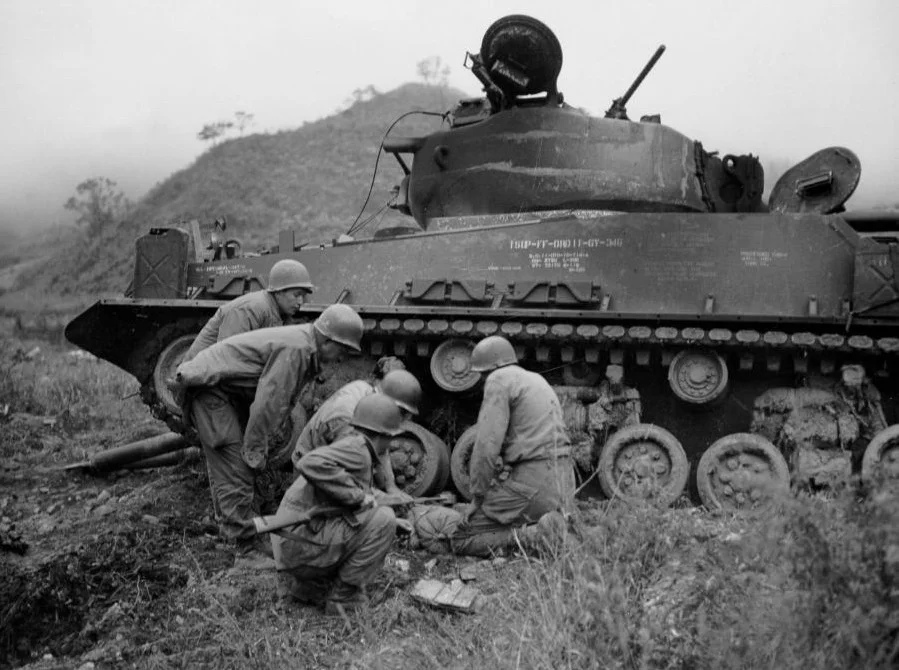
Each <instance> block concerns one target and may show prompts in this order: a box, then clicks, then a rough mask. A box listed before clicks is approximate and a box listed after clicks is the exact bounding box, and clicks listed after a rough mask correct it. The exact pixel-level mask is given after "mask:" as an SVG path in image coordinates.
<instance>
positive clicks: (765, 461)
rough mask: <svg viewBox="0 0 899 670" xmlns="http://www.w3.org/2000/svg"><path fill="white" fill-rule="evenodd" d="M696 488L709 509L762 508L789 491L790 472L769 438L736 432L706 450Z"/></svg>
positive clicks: (700, 460)
mask: <svg viewBox="0 0 899 670" xmlns="http://www.w3.org/2000/svg"><path fill="white" fill-rule="evenodd" d="M696 487H697V488H698V489H699V497H700V499H701V500H702V504H703V505H705V506H706V507H707V508H709V509H723V510H733V511H737V510H749V509H759V508H764V507H767V506H769V505H770V504H771V503H772V502H774V501H775V500H776V499H777V498H779V497H781V496H782V495H784V494H785V493H787V492H788V491H789V490H790V469H789V466H788V465H787V461H786V459H785V458H784V457H783V454H781V453H780V451H779V450H778V449H777V447H775V446H774V445H773V444H772V443H771V442H770V441H769V440H767V439H766V438H764V437H762V436H761V435H754V434H753V433H734V434H733V435H727V436H725V437H722V438H721V439H720V440H717V441H716V442H715V443H714V444H712V446H710V447H709V448H708V449H706V450H705V453H703V455H702V458H700V459H699V466H698V467H697V470H696Z"/></svg>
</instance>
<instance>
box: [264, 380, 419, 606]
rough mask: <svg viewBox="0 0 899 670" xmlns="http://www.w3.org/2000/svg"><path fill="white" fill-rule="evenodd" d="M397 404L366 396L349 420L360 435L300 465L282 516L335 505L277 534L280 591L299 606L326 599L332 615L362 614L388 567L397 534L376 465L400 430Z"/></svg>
mask: <svg viewBox="0 0 899 670" xmlns="http://www.w3.org/2000/svg"><path fill="white" fill-rule="evenodd" d="M402 422H403V418H402V415H401V414H400V410H399V408H398V407H397V405H396V403H395V402H394V401H393V400H391V399H390V398H388V397H387V396H386V395H384V394H381V393H375V394H372V395H368V396H365V397H364V398H362V399H361V400H360V401H359V403H358V404H357V405H356V409H355V411H354V412H353V418H352V421H351V422H350V423H351V425H352V426H353V427H354V428H355V432H353V433H352V434H350V435H347V436H344V437H341V438H339V439H337V440H336V441H335V442H333V443H331V444H329V445H327V446H324V447H320V448H318V449H315V450H313V451H311V452H309V453H308V454H306V455H305V456H303V457H302V458H301V459H300V460H299V462H298V463H297V464H296V468H297V471H298V472H299V477H297V479H296V481H295V482H294V483H293V485H292V486H291V487H290V488H289V489H288V491H287V493H286V494H285V495H284V499H283V500H282V501H281V506H280V507H279V508H278V514H282V513H285V512H289V511H295V512H299V513H307V512H310V511H312V510H315V509H316V508H325V507H327V508H331V510H330V511H329V512H328V513H327V515H325V516H320V517H316V518H313V519H312V521H310V522H309V523H308V524H307V525H303V526H298V527H295V528H294V529H293V530H290V531H285V532H282V533H281V534H279V535H273V536H272V550H273V551H274V555H275V565H276V566H277V568H278V570H279V571H280V573H281V577H280V578H281V580H282V587H283V589H284V590H286V591H287V593H289V594H290V595H291V596H293V597H294V598H295V599H296V600H299V601H300V602H304V603H308V604H319V603H321V602H325V611H326V612H327V613H332V614H333V613H340V612H341V611H343V610H352V609H357V608H358V607H360V606H362V605H363V604H365V602H366V596H365V593H364V590H363V588H364V586H365V584H367V583H368V582H369V581H371V579H372V578H373V577H374V576H375V574H376V573H377V572H378V570H380V569H381V566H382V565H383V564H384V558H385V557H386V556H387V552H388V550H389V549H390V544H391V542H392V541H393V537H394V535H395V533H396V517H395V516H394V513H393V510H392V509H390V508H389V507H377V506H376V504H375V497H374V495H373V493H372V465H373V464H374V463H377V462H378V459H379V458H380V457H381V456H382V455H383V454H384V453H385V452H386V451H387V449H388V447H389V443H390V438H391V437H393V436H395V435H397V434H398V433H399V432H400V426H401V425H402Z"/></svg>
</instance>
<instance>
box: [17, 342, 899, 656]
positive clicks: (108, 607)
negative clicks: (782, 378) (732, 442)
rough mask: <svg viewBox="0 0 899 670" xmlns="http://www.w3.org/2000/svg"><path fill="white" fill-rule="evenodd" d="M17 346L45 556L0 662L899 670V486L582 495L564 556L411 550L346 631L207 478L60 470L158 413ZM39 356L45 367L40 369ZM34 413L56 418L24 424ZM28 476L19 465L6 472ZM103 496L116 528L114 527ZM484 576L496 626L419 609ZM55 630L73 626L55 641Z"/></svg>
mask: <svg viewBox="0 0 899 670" xmlns="http://www.w3.org/2000/svg"><path fill="white" fill-rule="evenodd" d="M2 345H3V346H2V352H3V353H2V354H0V375H2V376H3V378H4V380H5V383H4V384H3V385H2V387H0V408H2V407H4V406H5V405H9V408H10V409H9V412H8V413H7V414H6V417H5V418H0V421H4V422H5V423H4V424H3V425H2V428H0V435H2V437H0V459H2V464H3V466H4V468H3V469H0V484H2V486H0V489H2V491H3V493H2V494H0V504H2V506H3V509H2V515H3V517H4V518H6V519H7V520H11V521H12V522H14V523H16V524H17V525H18V532H20V533H21V534H22V536H23V537H24V538H25V540H26V541H28V542H29V544H30V545H31V549H30V551H29V554H27V555H26V556H23V557H15V560H13V558H10V556H9V555H8V554H0V562H3V563H4V570H3V571H2V572H3V576H2V577H0V644H2V649H0V665H5V664H6V663H9V664H14V665H22V664H24V663H26V662H28V661H32V662H33V663H34V667H43V666H41V664H40V661H38V660H37V659H40V658H41V656H43V655H44V654H47V653H50V654H53V656H54V657H55V660H54V662H63V663H64V665H70V666H72V667H77V666H78V665H81V664H82V663H84V662H86V661H94V662H96V663H98V665H99V666H100V667H106V666H107V665H117V664H127V665H129V666H132V667H137V668H170V667H209V668H213V667H214V668H257V667H258V668H296V667H309V668H315V667H325V668H358V669H362V668H366V669H367V668H385V669H386V668H409V669H412V668H416V669H418V668H481V667H483V668H497V669H505V668H623V669H634V670H642V669H655V668H778V669H780V668H803V669H809V668H811V669H814V668H866V669H867V668H890V667H895V666H896V664H897V661H899V525H897V523H896V521H897V518H899V497H897V492H895V491H890V490H888V489H874V490H865V489H862V488H860V487H859V486H858V485H856V484H855V483H850V484H847V485H846V486H845V487H843V488H841V489H839V490H835V491H830V492H827V493H826V494H822V495H808V494H801V495H800V494H797V495H795V496H793V497H791V498H789V499H787V500H784V501H782V503H781V504H780V505H779V506H778V508H777V509H776V510H774V511H772V512H769V513H768V514H765V515H761V516H755V517H752V516H733V515H727V514H712V513H709V512H706V511H704V510H701V509H699V508H692V507H680V508H675V509H666V510H659V509H654V508H652V507H645V508H641V507H627V506H623V505H618V504H614V503H609V502H606V501H599V500H592V499H585V500H581V501H579V504H578V509H577V510H576V512H575V513H574V514H573V515H572V517H571V519H570V520H569V534H568V538H567V540H566V541H565V543H564V544H557V545H555V546H553V547H548V548H546V550H544V551H541V552H534V551H528V552H524V553H522V552H512V553H511V554H510V555H509V556H508V557H507V559H506V560H505V561H494V562H489V561H488V562H482V563H478V562H476V561H473V560H472V559H464V558H454V557H450V556H431V555H429V554H426V553H422V552H412V551H410V550H409V549H408V548H406V547H405V546H403V545H402V544H400V545H398V546H396V547H395V548H394V552H393V553H392V555H391V557H389V558H390V559H391V560H390V561H389V562H388V565H387V566H386V567H385V569H384V570H383V571H382V572H381V573H380V575H379V576H378V578H377V580H376V582H375V583H374V584H373V585H371V588H370V594H371V596H372V602H373V606H372V607H371V608H370V609H369V610H368V611H366V612H365V613H364V614H363V615H362V616H359V617H353V618H352V620H351V621H350V623H349V624H348V623H346V622H344V621H342V620H340V619H328V618H325V617H323V616H321V615H320V614H319V613H318V611H317V610H315V609H311V608H304V607H298V606H294V605H285V604H283V603H281V602H279V600H278V598H277V596H276V588H275V587H276V584H275V573H274V572H273V571H271V570H265V571H260V570H258V569H253V568H248V567H246V566H242V565H241V564H240V563H239V562H238V563H235V562H234V560H233V557H231V555H230V554H228V550H227V549H226V548H224V547H223V546H222V545H221V544H220V543H219V541H218V539H217V538H216V537H214V536H213V535H212V534H210V526H211V524H210V520H209V518H208V517H209V515H210V514H211V509H210V507H211V506H210V504H209V500H208V494H207V493H206V488H205V487H206V485H207V484H206V481H205V473H204V472H203V467H202V464H195V465H193V466H191V467H188V468H187V469H181V470H174V471H173V470H168V471H166V470H158V471H146V472H135V473H127V474H121V475H111V476H107V477H105V478H100V479H98V478H95V477H89V476H86V475H83V474H80V473H56V474H52V475H51V474H47V473H46V472H44V471H43V470H41V466H45V465H47V464H52V463H65V462H74V461H78V460H81V459H82V458H84V456H85V454H86V453H87V452H88V451H91V450H96V449H98V448H103V447H108V446H112V445H113V444H115V443H118V442H121V441H124V440H125V439H128V436H129V435H130V434H131V433H133V432H134V430H135V428H136V427H137V426H140V425H142V424H144V423H146V422H148V421H150V419H149V415H148V413H147V411H146V409H145V408H143V406H142V405H141V404H140V401H139V399H138V398H136V397H134V395H133V394H134V393H135V392H136V391H137V384H136V382H135V381H134V380H133V379H131V378H130V377H128V376H127V375H125V374H124V373H121V372H120V371H118V370H117V369H115V368H113V367H112V366H109V365H107V364H106V363H103V362H100V361H95V360H91V359H82V358H76V357H73V356H70V355H68V353H67V351H66V350H65V349H64V348H62V347H58V346H55V345H49V344H47V343H45V342H41V341H37V340H35V341H24V342H23V341H15V340H12V339H6V340H4V341H3V342H2ZM35 346H39V347H40V349H41V351H40V352H39V353H38V354H35V355H34V356H32V357H30V358H28V357H27V356H26V354H28V353H29V352H30V351H31V350H33V349H34V347H35ZM15 414H19V415H20V417H21V416H24V415H30V416H36V417H48V418H53V419H55V420H56V422H55V423H54V424H52V425H48V424H45V423H43V422H42V421H38V422H33V421H32V422H28V421H19V420H17V421H10V417H12V416H13V415H15ZM12 461H17V462H18V463H20V465H19V466H16V467H15V468H13V469H12V470H9V468H10V467H12V466H11V465H10V463H11V462H12ZM32 466H34V467H32ZM7 472H8V473H9V474H6V473H7ZM101 492H108V495H109V500H111V501H112V503H113V507H114V512H112V513H110V514H107V515H104V516H97V515H96V514H95V513H94V510H95V509H96V502H92V501H93V500H95V499H96V498H97V496H98V495H99V494H100V493H101ZM148 519H149V520H148ZM47 524H50V526H49V527H52V528H53V530H52V531H51V532H46V531H45V530H42V528H44V527H47ZM0 532H2V528H0ZM397 558H404V559H405V560H407V561H408V562H409V564H410V565H411V568H410V569H409V570H408V571H404V570H402V569H400V568H399V567H398V563H397V561H396V560H394V559H397ZM435 559H436V560H435ZM472 564H476V565H478V566H479V568H480V570H479V573H478V574H479V576H478V579H477V580H476V581H474V582H472V585H473V586H475V587H476V588H478V589H479V590H480V592H481V593H482V595H483V605H482V608H481V609H480V610H479V611H478V612H477V613H474V614H455V613H448V612H444V611H439V610H434V609H431V608H429V607H427V606H424V605H422V604H419V603H417V602H416V601H414V600H413V599H412V598H411V597H410V596H409V590H410V586H411V584H412V583H414V582H415V581H416V580H417V579H418V578H420V577H424V576H429V577H433V578H438V579H443V580H447V581H448V580H450V579H453V578H455V577H458V575H459V572H460V570H461V568H463V567H465V566H471V565H472ZM4 603H6V604H4ZM10 603H14V604H15V607H14V608H12V606H11V605H10ZM47 621H55V622H56V623H55V624H54V625H52V626H51V625H39V624H41V622H43V623H44V624H46V622H47ZM46 667H51V666H46ZM52 667H55V666H52Z"/></svg>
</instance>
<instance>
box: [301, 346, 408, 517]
mask: <svg viewBox="0 0 899 670" xmlns="http://www.w3.org/2000/svg"><path fill="white" fill-rule="evenodd" d="M373 393H383V394H384V395H385V396H387V397H388V398H390V399H391V400H393V402H395V403H396V405H397V407H399V410H400V414H401V415H402V418H403V420H406V419H408V418H409V417H411V416H413V415H417V414H418V405H419V403H420V402H421V385H420V384H419V383H418V380H417V379H416V378H415V376H414V375H412V374H411V373H410V372H407V371H406V366H405V365H403V363H402V361H400V360H399V359H398V358H395V357H393V356H385V357H384V358H381V359H379V360H378V363H377V365H376V366H375V369H374V371H373V372H372V379H371V381H370V382H369V381H365V380H363V379H358V380H356V381H353V382H350V383H349V384H345V385H343V386H341V387H340V388H339V389H337V391H335V392H334V394H333V395H332V396H331V397H330V398H328V399H327V400H326V401H325V402H324V404H323V405H322V406H321V407H320V408H319V409H318V411H317V412H316V413H315V414H313V415H312V418H311V419H309V421H308V422H307V423H306V425H305V426H304V427H303V432H302V433H301V434H300V437H299V439H297V443H296V445H295V446H294V450H293V456H292V459H293V463H294V466H296V465H297V464H298V463H299V462H300V459H302V458H303V456H305V455H306V454H308V453H309V452H311V451H312V450H314V449H318V448H319V447H323V446H325V445H327V444H331V443H332V442H334V441H336V440H337V439H339V438H341V437H343V436H344V435H348V434H350V433H351V432H353V426H352V418H353V413H354V412H355V410H356V406H357V405H358V404H359V401H360V400H362V398H365V397H366V396H369V395H372V394H373ZM375 484H376V486H377V488H378V489H379V490H381V491H385V492H387V493H389V494H391V495H394V496H402V495H404V494H403V493H402V491H400V489H399V487H398V486H397V485H396V481H395V479H394V476H393V467H392V465H391V463H390V453H389V452H388V451H385V452H384V454H382V455H381V457H380V459H379V461H378V462H376V463H375ZM410 500H411V498H410Z"/></svg>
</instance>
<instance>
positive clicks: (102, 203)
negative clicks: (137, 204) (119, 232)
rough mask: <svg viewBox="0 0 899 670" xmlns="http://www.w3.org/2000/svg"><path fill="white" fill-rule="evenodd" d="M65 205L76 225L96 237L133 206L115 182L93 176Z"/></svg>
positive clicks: (79, 187) (119, 219)
mask: <svg viewBox="0 0 899 670" xmlns="http://www.w3.org/2000/svg"><path fill="white" fill-rule="evenodd" d="M64 206H65V208H66V209H68V210H70V211H72V212H75V213H76V214H77V215H78V218H76V219H75V223H77V224H78V225H80V226H84V227H85V228H86V230H87V232H88V235H99V234H100V233H101V232H102V231H103V230H105V229H107V228H109V227H111V226H113V225H114V224H115V223H117V222H119V221H121V220H122V219H123V218H124V217H125V216H126V215H127V214H128V211H129V210H130V209H131V206H132V205H131V201H130V200H128V198H126V197H125V194H124V193H122V191H120V190H119V189H118V187H117V186H116V183H115V182H114V181H112V180H111V179H107V178H106V177H92V178H90V179H85V180H84V181H83V182H81V183H80V184H78V186H76V187H75V195H73V196H72V197H71V198H69V199H68V200H67V201H66V203H65V205H64Z"/></svg>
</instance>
